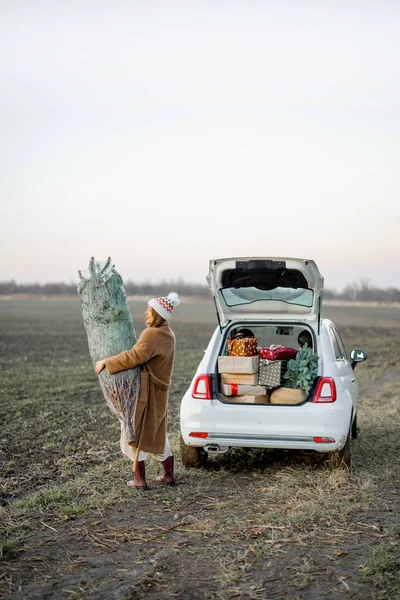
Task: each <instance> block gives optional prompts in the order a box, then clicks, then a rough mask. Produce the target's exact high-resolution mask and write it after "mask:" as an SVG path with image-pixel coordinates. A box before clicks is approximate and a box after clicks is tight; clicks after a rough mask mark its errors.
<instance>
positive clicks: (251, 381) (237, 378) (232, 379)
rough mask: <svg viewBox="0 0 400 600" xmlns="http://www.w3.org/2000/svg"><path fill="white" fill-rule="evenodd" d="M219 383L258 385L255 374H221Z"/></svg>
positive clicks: (256, 374)
mask: <svg viewBox="0 0 400 600" xmlns="http://www.w3.org/2000/svg"><path fill="white" fill-rule="evenodd" d="M221 383H236V384H239V383H244V384H247V385H257V384H258V372H257V373H221Z"/></svg>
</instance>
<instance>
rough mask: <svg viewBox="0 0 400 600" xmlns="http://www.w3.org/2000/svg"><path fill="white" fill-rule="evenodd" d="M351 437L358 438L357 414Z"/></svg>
mask: <svg viewBox="0 0 400 600" xmlns="http://www.w3.org/2000/svg"><path fill="white" fill-rule="evenodd" d="M351 437H352V438H353V440H356V439H357V415H356V416H355V417H354V420H353V425H352V426H351Z"/></svg>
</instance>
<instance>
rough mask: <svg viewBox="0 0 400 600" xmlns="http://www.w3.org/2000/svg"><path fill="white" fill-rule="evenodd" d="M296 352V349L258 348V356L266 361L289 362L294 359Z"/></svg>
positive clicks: (280, 347)
mask: <svg viewBox="0 0 400 600" xmlns="http://www.w3.org/2000/svg"><path fill="white" fill-rule="evenodd" d="M297 352H298V350H296V348H286V347H285V346H270V347H269V348H260V351H259V356H260V358H264V359H267V360H290V359H291V358H296V354H297Z"/></svg>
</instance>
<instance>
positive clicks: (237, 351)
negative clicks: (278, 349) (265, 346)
mask: <svg viewBox="0 0 400 600" xmlns="http://www.w3.org/2000/svg"><path fill="white" fill-rule="evenodd" d="M257 344H258V340H257V338H256V337H245V336H244V335H243V334H241V333H238V334H237V335H236V336H235V337H234V338H231V339H230V340H228V354H229V356H256V355H257Z"/></svg>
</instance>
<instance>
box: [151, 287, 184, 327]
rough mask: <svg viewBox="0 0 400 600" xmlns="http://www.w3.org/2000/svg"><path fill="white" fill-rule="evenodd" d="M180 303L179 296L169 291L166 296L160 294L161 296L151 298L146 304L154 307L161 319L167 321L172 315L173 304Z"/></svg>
mask: <svg viewBox="0 0 400 600" xmlns="http://www.w3.org/2000/svg"><path fill="white" fill-rule="evenodd" d="M179 303H180V300H179V296H178V294H177V293H176V292H171V293H170V294H168V296H162V297H161V298H152V299H151V300H149V301H148V303H147V304H148V305H149V306H151V308H154V310H155V311H156V313H158V314H159V315H160V316H161V317H162V318H163V319H166V320H167V321H168V320H169V319H170V317H171V315H172V311H173V310H174V308H175V306H178V304H179Z"/></svg>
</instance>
